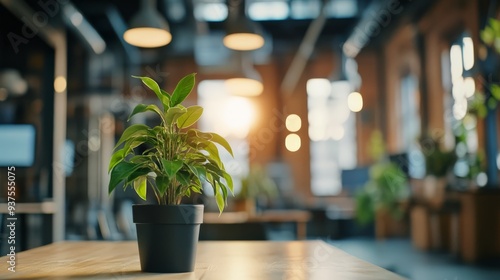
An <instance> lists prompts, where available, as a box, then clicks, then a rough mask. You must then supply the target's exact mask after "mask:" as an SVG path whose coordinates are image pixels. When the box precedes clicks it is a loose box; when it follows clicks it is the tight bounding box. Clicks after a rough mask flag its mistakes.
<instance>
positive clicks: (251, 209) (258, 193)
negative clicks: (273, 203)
mask: <svg viewBox="0 0 500 280" xmlns="http://www.w3.org/2000/svg"><path fill="white" fill-rule="evenodd" d="M278 194H279V192H278V186H277V185H276V183H275V182H274V181H273V179H271V177H269V175H268V174H267V172H266V170H265V169H264V167H262V166H261V165H257V164H254V165H252V166H251V167H250V171H249V172H248V174H247V175H246V176H245V177H243V179H242V180H241V190H240V192H239V193H238V194H237V195H236V196H235V199H234V210H235V211H243V212H247V213H249V214H255V213H256V202H257V200H258V199H262V200H270V199H272V198H275V197H277V196H278ZM266 202H268V201H266Z"/></svg>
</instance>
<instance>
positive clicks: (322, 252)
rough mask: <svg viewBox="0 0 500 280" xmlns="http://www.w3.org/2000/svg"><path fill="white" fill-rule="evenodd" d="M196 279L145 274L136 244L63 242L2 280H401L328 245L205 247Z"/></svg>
mask: <svg viewBox="0 0 500 280" xmlns="http://www.w3.org/2000/svg"><path fill="white" fill-rule="evenodd" d="M197 252H198V253H197V260H196V269H195V271H194V272H192V273H179V274H155V273H143V272H141V271H140V264H139V256H138V252H137V244H136V242H135V241H125V242H105V241H84V242H68V241H67V242H61V243H54V244H51V245H47V246H43V247H39V248H36V249H32V250H28V251H25V252H21V253H18V254H17V255H16V272H10V271H8V270H7V265H6V263H7V258H6V257H2V258H0V263H2V265H1V266H0V268H1V271H0V279H32V280H35V279H37V280H38V279H189V280H194V279H203V280H225V279H231V280H235V279H238V280H246V279H257V280H266V279H273V280H274V279H301V280H302V279H304V280H305V279H312V280H315V279H325V280H329V279H343V280H347V279H356V280H362V279H370V280H373V279H381V280H382V279H383V280H390V279H402V278H401V277H399V276H397V275H396V274H394V273H392V272H389V271H387V270H384V269H382V268H380V267H377V266H375V265H372V264H369V263H367V262H364V261H362V260H360V259H357V258H355V257H353V256H351V255H349V254H347V253H345V252H343V251H341V250H339V249H337V248H335V247H333V246H330V245H328V244H326V243H325V242H323V241H287V242H272V241H201V242H199V244H198V251H197Z"/></svg>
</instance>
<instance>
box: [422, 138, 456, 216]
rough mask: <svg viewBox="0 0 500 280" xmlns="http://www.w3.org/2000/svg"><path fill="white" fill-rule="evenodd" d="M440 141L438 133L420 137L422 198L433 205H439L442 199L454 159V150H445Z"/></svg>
mask: <svg viewBox="0 0 500 280" xmlns="http://www.w3.org/2000/svg"><path fill="white" fill-rule="evenodd" d="M442 142H443V141H442V136H441V134H439V133H435V134H432V135H431V134H429V135H425V136H423V137H421V138H420V146H421V150H422V154H423V155H424V158H425V174H426V175H425V178H424V182H423V183H424V184H423V187H424V188H423V198H424V199H425V201H426V203H428V204H430V205H431V206H434V207H439V206H440V205H441V204H442V203H443V201H444V197H445V189H446V185H447V181H448V180H447V176H448V174H449V171H450V170H451V169H452V168H453V165H454V164H455V161H456V154H455V151H454V150H445V149H444V148H443V143H442Z"/></svg>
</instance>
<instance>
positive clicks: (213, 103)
mask: <svg viewBox="0 0 500 280" xmlns="http://www.w3.org/2000/svg"><path fill="white" fill-rule="evenodd" d="M198 103H199V104H200V106H202V107H203V108H204V111H203V115H202V117H201V120H200V122H199V125H200V129H201V130H202V131H211V132H215V133H218V134H220V135H222V136H223V137H224V138H226V139H227V140H228V142H229V144H230V145H231V147H232V148H233V153H234V158H233V157H231V155H230V154H229V153H228V152H227V151H225V150H224V149H219V152H220V157H221V160H222V162H224V165H225V167H226V170H227V172H228V173H229V174H230V175H231V176H232V177H233V178H234V191H235V193H238V192H239V190H240V188H241V178H242V177H243V176H245V175H246V174H247V173H248V170H249V163H248V153H249V146H248V141H247V140H246V137H247V135H248V132H249V130H250V127H251V125H252V123H253V121H254V117H255V111H254V107H253V103H252V102H251V101H250V100H249V99H248V98H245V97H239V96H231V95H230V94H229V93H228V92H227V91H226V88H225V85H224V81H223V80H205V81H201V82H200V84H199V86H198ZM205 191H206V192H207V194H210V193H212V188H205Z"/></svg>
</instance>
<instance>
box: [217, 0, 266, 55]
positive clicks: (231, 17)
mask: <svg viewBox="0 0 500 280" xmlns="http://www.w3.org/2000/svg"><path fill="white" fill-rule="evenodd" d="M225 25H226V36H225V37H224V39H223V43H224V45H225V46H226V47H227V48H230V49H233V50H238V51H251V50H256V49H258V48H261V47H262V46H263V45H264V37H263V36H262V35H261V34H262V32H261V31H260V28H259V26H258V25H257V24H256V23H255V22H253V21H251V20H249V19H248V18H247V16H246V14H245V1H244V0H228V16H227V19H226V21H225Z"/></svg>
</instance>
